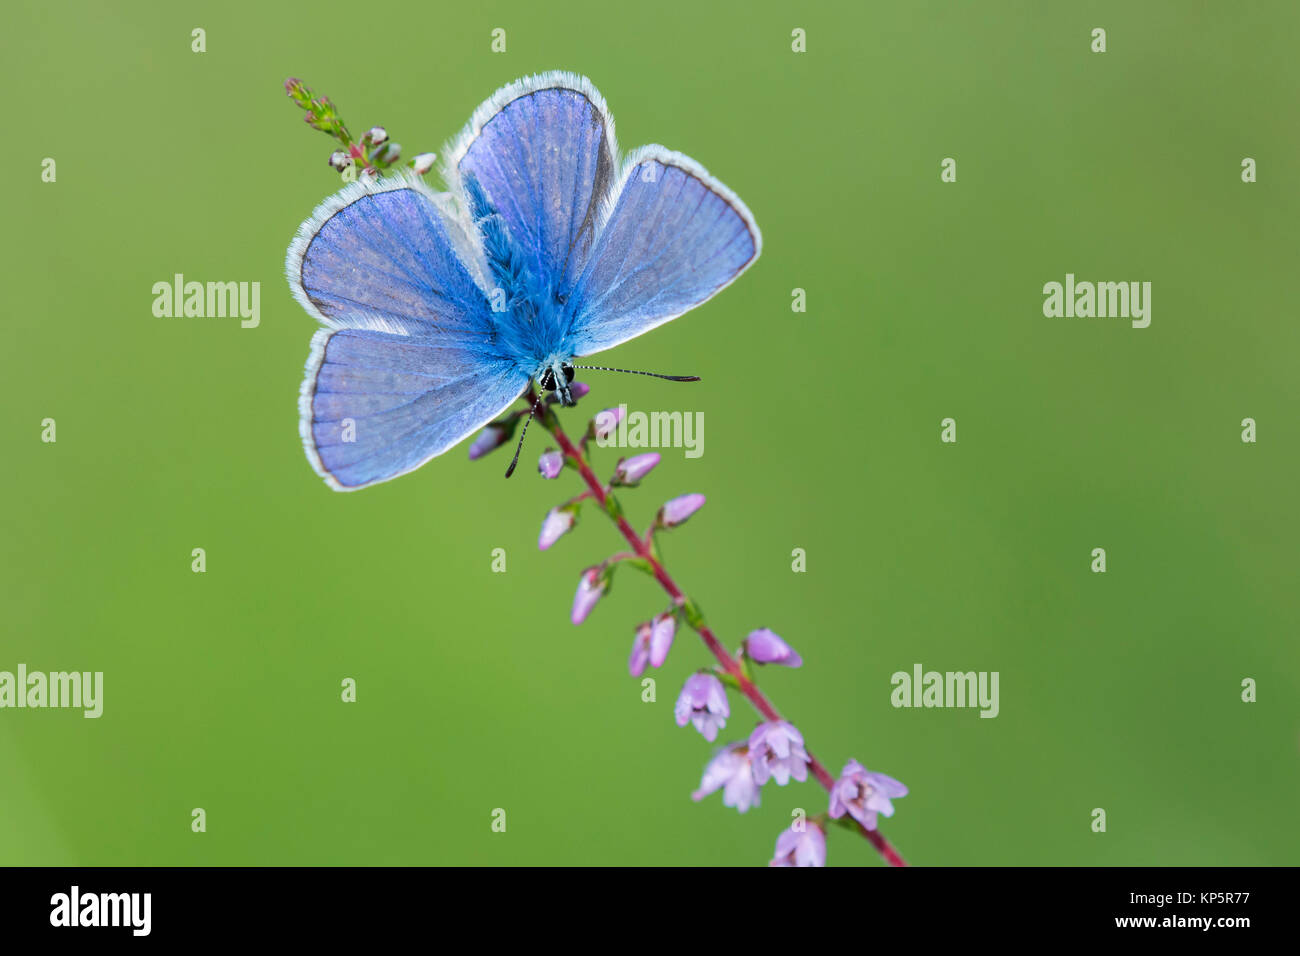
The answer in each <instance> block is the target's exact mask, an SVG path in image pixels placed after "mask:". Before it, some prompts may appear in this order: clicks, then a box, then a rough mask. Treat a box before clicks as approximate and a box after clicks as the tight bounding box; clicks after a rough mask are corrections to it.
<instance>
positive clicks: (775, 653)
mask: <svg viewBox="0 0 1300 956" xmlns="http://www.w3.org/2000/svg"><path fill="white" fill-rule="evenodd" d="M742 649H743V650H744V652H745V656H746V657H748V658H749V659H750V660H751V661H754V662H755V663H757V664H784V665H785V666H786V667H800V666H802V664H803V658H802V657H800V656H799V655H798V654H796V653H795V652H794V649H793V648H791V647H790V645H789V644H787V643H786V642H785V641H783V640H781V638H780V636H779V635H777V634H774V633H773V632H772V631H769V630H768V629H767V628H765V627H764V628H760V629H759V630H757V631H750V632H749V637H747V638H745V643H744V645H743V648H742Z"/></svg>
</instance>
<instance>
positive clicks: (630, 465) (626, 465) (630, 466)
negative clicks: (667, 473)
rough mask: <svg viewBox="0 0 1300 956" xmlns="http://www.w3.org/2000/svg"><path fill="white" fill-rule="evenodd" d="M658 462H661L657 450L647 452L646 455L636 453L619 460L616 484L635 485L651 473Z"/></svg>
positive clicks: (615, 470) (615, 474) (615, 473)
mask: <svg viewBox="0 0 1300 956" xmlns="http://www.w3.org/2000/svg"><path fill="white" fill-rule="evenodd" d="M657 464H659V453H658V452H657V451H650V452H646V453H645V454H644V455H635V456H633V457H632V458H624V459H622V460H620V461H619V463H618V467H617V468H615V469H614V484H616V485H635V484H636V483H637V482H638V481H640V480H641V479H642V478H644V477H645V476H646V475H648V474H650V472H651V471H653V470H654V467H655V466H656V465H657Z"/></svg>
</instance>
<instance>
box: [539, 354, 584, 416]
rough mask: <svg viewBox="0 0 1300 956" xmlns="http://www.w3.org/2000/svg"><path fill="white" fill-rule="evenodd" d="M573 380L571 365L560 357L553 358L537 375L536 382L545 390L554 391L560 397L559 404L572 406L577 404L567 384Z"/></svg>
mask: <svg viewBox="0 0 1300 956" xmlns="http://www.w3.org/2000/svg"><path fill="white" fill-rule="evenodd" d="M572 382H573V366H572V365H570V364H569V363H568V362H564V361H561V360H560V359H553V360H552V361H551V362H550V364H549V365H547V366H546V367H545V368H544V369H543V371H542V373H541V374H540V375H538V376H537V384H538V385H540V386H541V387H542V388H543V389H544V390H545V391H548V392H554V393H555V394H556V395H558V396H559V397H560V404H561V405H564V406H573V405H576V404H578V403H577V402H576V401H575V400H574V398H573V393H572V392H571V391H569V385H570V384H571V383H572Z"/></svg>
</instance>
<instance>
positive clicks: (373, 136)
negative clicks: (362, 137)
mask: <svg viewBox="0 0 1300 956" xmlns="http://www.w3.org/2000/svg"><path fill="white" fill-rule="evenodd" d="M366 139H368V140H370V142H371V144H372V145H374V146H382V145H384V143H385V142H387V140H388V130H386V129H384V128H383V127H382V126H372V127H370V129H369V130H368V131H367V132H366Z"/></svg>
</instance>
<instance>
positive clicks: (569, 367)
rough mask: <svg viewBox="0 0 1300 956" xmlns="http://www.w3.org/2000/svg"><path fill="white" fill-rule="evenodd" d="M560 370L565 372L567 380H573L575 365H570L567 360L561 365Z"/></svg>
mask: <svg viewBox="0 0 1300 956" xmlns="http://www.w3.org/2000/svg"><path fill="white" fill-rule="evenodd" d="M560 371H561V372H563V373H564V377H565V379H566V380H567V381H570V382H572V381H573V366H572V365H570V364H569V363H568V362H565V363H564V364H563V365H561V366H560Z"/></svg>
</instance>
